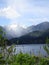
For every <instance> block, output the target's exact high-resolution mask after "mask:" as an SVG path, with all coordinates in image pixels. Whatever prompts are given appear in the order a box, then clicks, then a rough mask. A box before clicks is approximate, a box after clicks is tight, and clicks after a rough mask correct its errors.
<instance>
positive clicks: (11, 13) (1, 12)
mask: <svg viewBox="0 0 49 65" xmlns="http://www.w3.org/2000/svg"><path fill="white" fill-rule="evenodd" d="M0 16H4V17H6V18H8V19H14V18H17V17H19V16H21V15H20V14H19V13H18V12H17V11H16V10H15V9H13V8H11V7H10V6H9V7H6V8H3V9H0Z"/></svg>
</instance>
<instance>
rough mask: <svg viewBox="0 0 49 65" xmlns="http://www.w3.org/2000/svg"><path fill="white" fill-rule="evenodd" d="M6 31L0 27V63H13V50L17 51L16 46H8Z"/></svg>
mask: <svg viewBox="0 0 49 65" xmlns="http://www.w3.org/2000/svg"><path fill="white" fill-rule="evenodd" d="M4 35H5V33H4V32H3V31H2V29H0V64H5V65H7V64H8V65H9V64H11V63H13V60H14V59H13V58H14V57H13V56H14V54H13V52H15V49H13V48H14V46H13V45H12V46H9V47H8V48H7V39H6V38H4Z"/></svg>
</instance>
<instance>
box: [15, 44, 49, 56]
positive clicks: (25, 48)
mask: <svg viewBox="0 0 49 65" xmlns="http://www.w3.org/2000/svg"><path fill="white" fill-rule="evenodd" d="M44 45H45V44H27V45H26V44H25V45H16V54H17V53H20V52H22V53H28V54H34V55H37V56H38V55H42V56H48V54H47V53H46V51H45V50H44V48H43V46H44Z"/></svg>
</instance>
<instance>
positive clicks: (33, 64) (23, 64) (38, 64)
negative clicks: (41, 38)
mask: <svg viewBox="0 0 49 65" xmlns="http://www.w3.org/2000/svg"><path fill="white" fill-rule="evenodd" d="M14 59H15V60H14V63H11V64H10V65H49V58H42V57H38V56H33V55H32V56H30V55H29V54H23V53H19V54H17V55H15V56H14Z"/></svg>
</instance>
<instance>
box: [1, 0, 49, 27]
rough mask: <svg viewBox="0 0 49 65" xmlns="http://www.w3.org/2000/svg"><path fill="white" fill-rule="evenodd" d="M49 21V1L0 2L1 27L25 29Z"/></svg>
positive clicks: (21, 0)
mask: <svg viewBox="0 0 49 65" xmlns="http://www.w3.org/2000/svg"><path fill="white" fill-rule="evenodd" d="M44 21H49V0H0V25H9V24H19V25H21V26H23V27H27V26H30V25H36V24H39V23H41V22H44Z"/></svg>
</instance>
